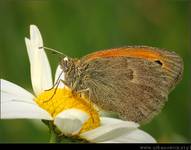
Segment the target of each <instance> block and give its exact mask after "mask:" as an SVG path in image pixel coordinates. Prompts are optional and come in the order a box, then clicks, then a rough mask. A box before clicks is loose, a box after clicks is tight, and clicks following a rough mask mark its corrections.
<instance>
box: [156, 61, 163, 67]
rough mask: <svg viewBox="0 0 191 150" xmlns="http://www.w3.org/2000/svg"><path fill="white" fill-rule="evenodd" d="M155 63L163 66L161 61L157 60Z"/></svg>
mask: <svg viewBox="0 0 191 150" xmlns="http://www.w3.org/2000/svg"><path fill="white" fill-rule="evenodd" d="M155 62H156V63H157V64H159V65H161V66H162V65H163V64H162V62H161V61H160V60H155Z"/></svg>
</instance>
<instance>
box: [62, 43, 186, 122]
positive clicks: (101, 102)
mask: <svg viewBox="0 0 191 150" xmlns="http://www.w3.org/2000/svg"><path fill="white" fill-rule="evenodd" d="M60 65H61V68H62V69H63V72H64V73H65V80H64V83H65V84H66V86H68V87H69V88H71V90H72V91H73V92H82V93H83V94H84V95H85V96H86V97H88V98H89V99H90V100H91V101H92V102H93V103H95V104H96V105H97V106H98V107H100V108H102V109H103V110H107V111H112V112H117V113H118V114H119V116H120V118H121V119H124V120H130V121H135V122H139V123H140V122H145V121H148V120H150V119H152V118H153V116H154V115H155V114H157V113H158V112H159V111H160V110H161V108H162V107H163V106H164V104H165V102H166V101H167V97H168V94H169V93H170V91H172V89H174V87H175V86H176V84H177V83H178V82H179V81H180V80H181V78H182V74H183V60H182V58H181V57H180V56H178V55H177V54H176V53H175V52H169V51H166V50H161V49H158V48H154V47H148V46H129V47H123V48H116V49H109V50H102V51H97V52H94V53H91V54H89V55H86V56H84V57H82V58H81V59H73V58H69V57H65V58H64V59H62V60H61V62H60Z"/></svg>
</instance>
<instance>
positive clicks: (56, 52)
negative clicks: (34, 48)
mask: <svg viewBox="0 0 191 150" xmlns="http://www.w3.org/2000/svg"><path fill="white" fill-rule="evenodd" d="M42 48H44V49H45V50H49V51H51V52H53V53H55V54H60V55H63V56H66V55H65V54H63V53H62V52H59V51H57V50H55V49H53V48H49V47H45V46H41V47H39V49H42Z"/></svg>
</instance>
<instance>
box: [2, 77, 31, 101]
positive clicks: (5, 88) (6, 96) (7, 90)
mask: <svg viewBox="0 0 191 150" xmlns="http://www.w3.org/2000/svg"><path fill="white" fill-rule="evenodd" d="M1 98H2V99H1V100H2V102H4V101H10V100H11V99H15V98H19V99H22V100H23V101H26V102H30V103H34V101H33V99H34V96H33V95H32V94H31V93H29V92H28V91H27V90H25V89H24V88H22V87H20V86H18V85H16V84H14V83H12V82H10V81H6V80H4V79H1Z"/></svg>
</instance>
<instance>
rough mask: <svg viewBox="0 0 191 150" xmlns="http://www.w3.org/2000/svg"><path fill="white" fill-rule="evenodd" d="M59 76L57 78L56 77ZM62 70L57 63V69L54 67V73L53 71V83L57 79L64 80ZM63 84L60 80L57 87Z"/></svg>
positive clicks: (61, 86)
mask: <svg viewBox="0 0 191 150" xmlns="http://www.w3.org/2000/svg"><path fill="white" fill-rule="evenodd" d="M58 78H59V79H58ZM64 79H65V78H64V72H63V70H62V69H61V67H60V65H58V67H57V69H56V73H55V79H54V84H55V83H56V82H58V80H64ZM64 86H65V85H64V83H63V82H61V81H60V83H59V85H58V87H60V88H63V87H64Z"/></svg>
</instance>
